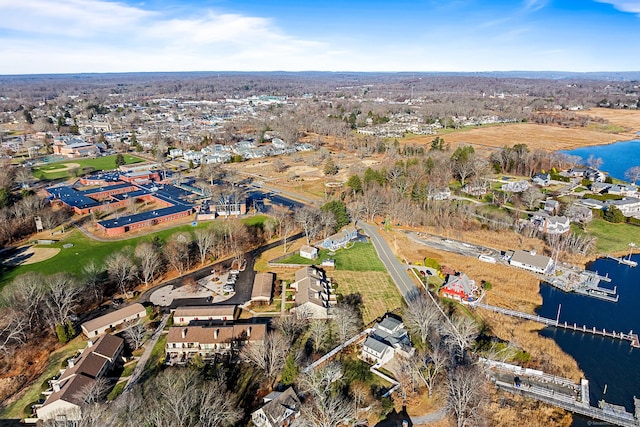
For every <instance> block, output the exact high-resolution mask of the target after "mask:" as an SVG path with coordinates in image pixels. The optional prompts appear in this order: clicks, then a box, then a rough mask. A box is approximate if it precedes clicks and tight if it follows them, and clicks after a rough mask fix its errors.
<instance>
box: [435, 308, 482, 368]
mask: <svg viewBox="0 0 640 427" xmlns="http://www.w3.org/2000/svg"><path fill="white" fill-rule="evenodd" d="M442 329H443V332H444V334H445V342H446V343H447V344H448V345H449V346H451V347H452V348H453V350H454V352H455V354H456V355H457V356H458V357H459V358H460V359H464V352H465V351H466V350H467V349H468V348H469V347H471V344H472V343H473V342H474V341H475V339H476V337H477V336H478V332H479V329H478V325H477V324H476V322H475V321H474V320H473V319H470V318H468V317H466V316H461V315H458V316H454V317H453V319H451V322H443V323H442Z"/></svg>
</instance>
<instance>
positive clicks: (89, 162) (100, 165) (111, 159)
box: [33, 154, 144, 181]
mask: <svg viewBox="0 0 640 427" xmlns="http://www.w3.org/2000/svg"><path fill="white" fill-rule="evenodd" d="M124 160H125V162H126V164H132V163H140V162H142V161H144V160H143V159H141V158H140V157H136V156H132V155H130V154H124ZM67 165H73V167H68V166H67ZM76 167H77V168H79V169H80V170H82V168H86V167H92V168H93V169H94V170H95V171H105V170H112V169H115V168H116V155H112V156H104V157H96V158H91V159H69V160H63V161H61V162H56V163H49V164H47V165H42V166H38V167H35V168H33V176H35V177H36V178H38V179H40V180H43V181H50V180H54V179H61V178H69V177H71V176H72V175H71V171H72V170H73V168H76Z"/></svg>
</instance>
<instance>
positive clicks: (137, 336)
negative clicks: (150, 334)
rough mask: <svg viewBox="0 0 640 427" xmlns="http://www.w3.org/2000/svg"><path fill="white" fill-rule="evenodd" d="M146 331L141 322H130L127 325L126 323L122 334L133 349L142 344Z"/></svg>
mask: <svg viewBox="0 0 640 427" xmlns="http://www.w3.org/2000/svg"><path fill="white" fill-rule="evenodd" d="M146 332H147V328H146V327H145V325H144V323H143V322H141V321H139V322H136V323H133V322H131V323H130V324H129V325H127V328H126V329H125V331H124V335H125V338H126V340H127V342H128V343H129V345H130V346H131V347H132V348H133V350H137V349H139V348H140V347H142V344H144V340H145V337H146Z"/></svg>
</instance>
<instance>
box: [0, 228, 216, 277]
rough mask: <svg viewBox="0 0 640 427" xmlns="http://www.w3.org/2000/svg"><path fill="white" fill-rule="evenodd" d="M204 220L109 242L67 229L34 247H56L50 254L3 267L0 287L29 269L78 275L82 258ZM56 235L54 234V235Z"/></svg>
mask: <svg viewBox="0 0 640 427" xmlns="http://www.w3.org/2000/svg"><path fill="white" fill-rule="evenodd" d="M206 225H207V223H204V222H202V223H199V224H198V225H197V226H196V227H193V226H192V225H191V224H188V225H182V226H178V227H174V228H170V229H166V230H162V231H158V232H156V233H151V234H147V235H145V236H141V237H134V238H131V239H127V240H115V241H110V242H102V241H97V240H92V239H89V238H88V237H86V236H85V235H84V234H82V233H81V232H80V231H78V230H76V229H72V230H71V231H68V232H67V233H65V234H64V235H62V236H63V237H62V238H61V239H60V241H58V242H56V243H54V244H53V245H39V246H37V247H44V248H59V249H60V252H59V253H58V254H57V255H56V256H54V257H53V258H49V259H47V260H44V261H41V262H38V263H34V264H26V265H20V266H18V267H15V268H12V269H10V270H8V271H5V272H4V273H3V274H2V276H0V288H2V287H3V286H4V285H5V284H6V283H8V282H10V281H11V280H12V279H13V278H14V277H16V276H17V275H19V274H23V273H26V272H29V271H37V272H40V273H43V274H53V273H57V272H60V271H67V272H69V273H72V274H75V275H79V274H80V273H81V271H82V266H83V261H88V260H90V259H93V260H95V261H96V262H97V263H101V262H102V261H103V260H104V259H105V258H106V257H107V256H108V255H109V254H110V253H112V252H115V251H118V250H120V249H122V248H124V247H127V246H130V247H132V248H133V247H135V246H136V245H137V244H138V243H139V242H142V241H152V240H153V239H155V238H157V239H159V240H160V241H166V239H167V238H168V237H169V236H171V235H172V234H174V233H178V232H191V231H193V230H195V229H197V228H201V227H205V226H206ZM58 236H59V235H56V236H55V237H56V238H59V237H58ZM69 243H70V244H73V246H72V247H70V248H65V247H63V246H64V245H65V244H69Z"/></svg>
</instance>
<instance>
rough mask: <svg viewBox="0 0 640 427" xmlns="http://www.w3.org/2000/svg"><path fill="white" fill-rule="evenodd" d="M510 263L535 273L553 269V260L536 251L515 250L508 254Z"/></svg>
mask: <svg viewBox="0 0 640 427" xmlns="http://www.w3.org/2000/svg"><path fill="white" fill-rule="evenodd" d="M507 258H508V260H509V265H512V266H514V267H518V268H523V269H525V270H529V271H533V272H534V273H540V274H549V273H550V272H551V270H552V269H553V260H552V259H551V258H549V257H548V256H544V255H538V254H536V252H535V251H530V252H527V251H523V250H517V251H513V253H511V254H507Z"/></svg>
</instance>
